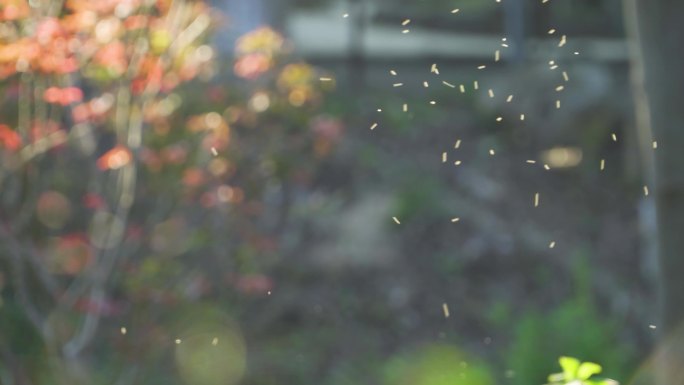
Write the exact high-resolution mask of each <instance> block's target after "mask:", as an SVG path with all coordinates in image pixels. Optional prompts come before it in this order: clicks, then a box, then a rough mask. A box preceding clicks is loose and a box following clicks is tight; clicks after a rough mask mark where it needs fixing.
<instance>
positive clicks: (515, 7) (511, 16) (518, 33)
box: [504, 0, 526, 64]
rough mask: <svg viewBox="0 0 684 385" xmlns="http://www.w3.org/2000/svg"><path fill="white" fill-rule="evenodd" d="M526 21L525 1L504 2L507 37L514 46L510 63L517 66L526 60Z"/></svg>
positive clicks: (511, 0)
mask: <svg viewBox="0 0 684 385" xmlns="http://www.w3.org/2000/svg"><path fill="white" fill-rule="evenodd" d="M525 19H526V7H525V2H524V1H523V0H507V1H505V2H504V25H505V36H506V38H507V39H508V41H509V42H510V43H511V44H512V46H513V50H512V52H513V54H512V55H511V57H510V61H511V62H512V63H515V64H519V63H521V62H522V61H523V60H524V59H525Z"/></svg>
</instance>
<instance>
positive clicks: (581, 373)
mask: <svg viewBox="0 0 684 385" xmlns="http://www.w3.org/2000/svg"><path fill="white" fill-rule="evenodd" d="M601 370H602V368H601V365H599V364H595V363H593V362H583V363H582V365H580V366H579V368H578V369H577V378H578V379H580V380H582V381H584V380H588V379H589V377H591V376H593V375H594V374H599V373H601Z"/></svg>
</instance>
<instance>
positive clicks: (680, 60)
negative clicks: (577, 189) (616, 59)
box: [624, 0, 684, 385]
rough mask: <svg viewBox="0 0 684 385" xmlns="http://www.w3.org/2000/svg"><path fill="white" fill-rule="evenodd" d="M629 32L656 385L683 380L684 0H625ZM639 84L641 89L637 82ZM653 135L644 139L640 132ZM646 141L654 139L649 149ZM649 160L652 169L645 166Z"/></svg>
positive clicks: (676, 382) (680, 382) (683, 382)
mask: <svg viewBox="0 0 684 385" xmlns="http://www.w3.org/2000/svg"><path fill="white" fill-rule="evenodd" d="M624 3H625V11H626V15H627V25H628V26H629V27H631V31H632V32H633V34H632V35H633V36H632V37H633V43H634V44H635V52H636V54H635V55H633V65H634V67H633V69H634V71H635V75H634V76H633V79H634V80H636V82H635V85H636V87H635V90H636V94H635V96H636V101H637V113H638V114H637V120H638V121H640V123H641V126H642V127H641V129H640V130H641V131H640V132H641V136H642V138H643V139H642V141H644V140H647V141H649V142H648V143H645V144H644V146H642V148H644V149H646V148H648V149H649V150H646V151H652V152H653V155H650V154H645V156H643V157H642V158H643V159H644V160H645V164H646V165H647V167H646V170H647V172H651V174H652V175H647V178H646V179H647V180H649V179H651V180H652V181H653V183H654V184H655V185H654V186H653V187H654V188H653V187H652V188H651V189H652V190H655V195H654V197H655V198H654V199H655V200H656V211H657V217H658V219H657V224H658V239H657V243H658V259H659V268H660V276H659V282H658V283H659V290H660V315H661V320H660V325H658V326H659V332H660V348H661V353H660V354H661V355H660V356H659V359H658V366H657V371H658V376H659V377H660V380H659V382H660V383H661V384H663V385H664V384H668V385H671V384H684V339H683V338H682V337H683V334H682V332H681V330H682V326H683V321H684V51H682V48H683V47H684V1H682V0H624ZM640 83H642V85H643V87H642V86H640ZM649 132H650V133H651V134H652V136H653V137H652V138H646V137H645V136H646V135H644V134H645V133H649ZM650 140H656V141H657V142H658V148H657V149H656V150H653V149H652V148H651V146H650ZM649 159H650V160H652V167H651V165H650V164H649Z"/></svg>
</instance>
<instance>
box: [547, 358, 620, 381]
mask: <svg viewBox="0 0 684 385" xmlns="http://www.w3.org/2000/svg"><path fill="white" fill-rule="evenodd" d="M558 362H559V363H560V366H561V368H562V369H563V371H562V372H560V373H555V374H552V375H550V376H549V384H548V385H566V384H567V385H617V382H616V381H614V380H611V379H608V378H592V377H593V376H594V375H595V374H599V373H601V371H602V370H603V368H601V365H599V364H596V363H594V362H580V360H578V359H577V358H573V357H561V358H560V359H559V360H558Z"/></svg>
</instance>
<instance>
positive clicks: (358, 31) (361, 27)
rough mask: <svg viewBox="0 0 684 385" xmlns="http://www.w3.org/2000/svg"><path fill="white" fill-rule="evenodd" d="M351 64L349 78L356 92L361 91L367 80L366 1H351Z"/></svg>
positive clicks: (349, 63) (349, 64)
mask: <svg viewBox="0 0 684 385" xmlns="http://www.w3.org/2000/svg"><path fill="white" fill-rule="evenodd" d="M349 17H350V18H351V22H350V23H349V47H348V49H349V62H348V67H347V70H348V78H349V82H350V84H351V86H352V89H353V90H355V91H358V90H360V89H361V88H362V87H363V85H364V84H365V80H366V62H365V58H364V40H365V35H366V22H367V21H366V17H367V15H366V0H349Z"/></svg>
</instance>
